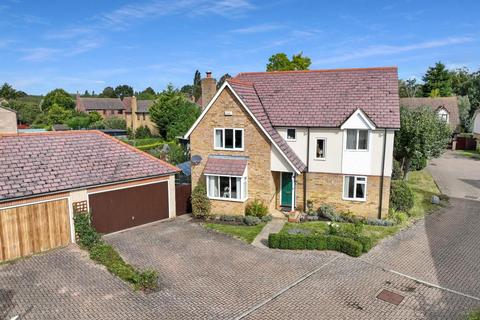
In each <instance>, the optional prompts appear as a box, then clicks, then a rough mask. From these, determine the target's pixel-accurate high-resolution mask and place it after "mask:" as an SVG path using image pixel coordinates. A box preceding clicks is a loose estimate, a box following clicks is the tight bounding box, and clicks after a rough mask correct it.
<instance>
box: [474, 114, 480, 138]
mask: <svg viewBox="0 0 480 320" xmlns="http://www.w3.org/2000/svg"><path fill="white" fill-rule="evenodd" d="M473 133H476V134H480V112H479V111H477V112H476V113H475V116H474V118H473Z"/></svg>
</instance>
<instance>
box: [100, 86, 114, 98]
mask: <svg viewBox="0 0 480 320" xmlns="http://www.w3.org/2000/svg"><path fill="white" fill-rule="evenodd" d="M98 97H99V98H116V97H117V96H116V94H115V89H113V88H112V87H105V89H103V91H102V93H100V94H99V95H98Z"/></svg>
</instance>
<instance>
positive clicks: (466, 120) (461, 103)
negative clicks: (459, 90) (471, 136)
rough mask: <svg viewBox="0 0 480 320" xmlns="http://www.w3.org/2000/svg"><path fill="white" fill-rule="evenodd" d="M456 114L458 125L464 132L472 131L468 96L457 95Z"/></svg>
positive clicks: (470, 106) (470, 107)
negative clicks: (458, 120) (458, 119)
mask: <svg viewBox="0 0 480 320" xmlns="http://www.w3.org/2000/svg"><path fill="white" fill-rule="evenodd" d="M457 99H458V116H459V118H460V125H461V126H462V129H463V131H464V132H471V131H472V124H473V123H472V122H473V121H472V120H473V119H472V117H471V116H470V110H471V109H472V105H471V104H470V99H468V96H463V97H458V98H457Z"/></svg>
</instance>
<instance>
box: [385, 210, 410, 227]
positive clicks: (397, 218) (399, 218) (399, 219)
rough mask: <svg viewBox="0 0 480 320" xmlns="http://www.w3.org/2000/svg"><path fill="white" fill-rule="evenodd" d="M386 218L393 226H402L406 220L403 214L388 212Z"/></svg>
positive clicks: (406, 216) (406, 217) (405, 215)
mask: <svg viewBox="0 0 480 320" xmlns="http://www.w3.org/2000/svg"><path fill="white" fill-rule="evenodd" d="M388 218H389V219H390V220H392V221H393V222H394V223H395V224H403V223H405V222H406V221H407V220H408V215H407V214H406V213H404V212H400V211H395V210H390V211H389V212H388Z"/></svg>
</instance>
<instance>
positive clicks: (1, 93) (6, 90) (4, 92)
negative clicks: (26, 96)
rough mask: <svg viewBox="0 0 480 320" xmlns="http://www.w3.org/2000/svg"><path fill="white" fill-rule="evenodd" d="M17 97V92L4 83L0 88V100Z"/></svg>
mask: <svg viewBox="0 0 480 320" xmlns="http://www.w3.org/2000/svg"><path fill="white" fill-rule="evenodd" d="M18 96H19V95H18V93H17V91H16V90H15V89H14V88H13V87H12V86H11V85H9V84H8V83H6V82H5V83H4V84H3V85H2V86H1V87H0V98H3V99H5V100H11V99H15V98H17V97H18Z"/></svg>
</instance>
